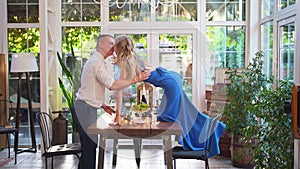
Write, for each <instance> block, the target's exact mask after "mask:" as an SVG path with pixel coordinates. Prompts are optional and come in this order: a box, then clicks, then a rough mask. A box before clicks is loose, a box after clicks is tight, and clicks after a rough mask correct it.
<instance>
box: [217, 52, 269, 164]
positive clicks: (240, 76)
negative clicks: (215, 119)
mask: <svg viewBox="0 0 300 169" xmlns="http://www.w3.org/2000/svg"><path fill="white" fill-rule="evenodd" d="M262 57H263V54H262V52H257V53H256V54H255V57H254V58H253V59H252V62H250V64H249V65H248V66H247V67H246V68H245V69H243V70H241V71H240V70H238V69H229V70H228V71H226V74H228V75H229V80H230V86H228V88H227V92H228V98H229V100H230V102H229V103H228V104H227V105H225V107H224V110H223V112H222V113H223V116H224V118H225V119H224V122H225V124H226V130H227V132H229V133H230V134H231V135H232V142H231V160H232V162H233V165H234V166H237V167H253V166H254V163H253V160H252V159H251V148H250V146H251V145H253V142H255V141H254V140H256V139H255V134H253V133H252V134H253V135H251V136H249V130H248V129H249V128H251V129H255V127H256V126H258V124H259V121H258V120H257V117H256V116H255V114H254V113H252V112H251V111H250V110H251V107H252V106H253V105H254V104H255V103H256V102H257V101H258V100H259V99H260V98H259V96H260V94H261V93H262V92H263V91H264V90H266V89H267V88H268V86H269V85H270V84H271V83H272V79H270V78H268V77H267V76H266V75H265V74H264V73H263V61H262ZM245 136H249V137H248V138H251V139H250V140H251V141H250V140H249V139H248V140H246V139H245Z"/></svg>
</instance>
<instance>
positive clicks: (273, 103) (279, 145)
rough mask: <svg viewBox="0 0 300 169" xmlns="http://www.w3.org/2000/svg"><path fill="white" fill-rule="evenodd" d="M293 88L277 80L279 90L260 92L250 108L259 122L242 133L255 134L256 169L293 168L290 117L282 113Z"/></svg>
mask: <svg viewBox="0 0 300 169" xmlns="http://www.w3.org/2000/svg"><path fill="white" fill-rule="evenodd" d="M292 85H293V83H292V82H291V81H290V80H287V79H285V80H281V81H279V85H278V87H274V88H269V89H268V90H265V91H263V92H262V93H261V96H260V98H261V99H260V100H259V101H257V102H256V103H255V105H253V106H252V107H251V109H250V111H251V112H253V113H254V114H255V116H256V117H257V118H259V119H260V121H261V122H260V125H259V126H256V127H255V128H253V127H252V128H251V127H249V128H248V129H247V130H246V131H245V132H246V133H249V135H251V134H254V132H255V133H256V138H257V139H258V142H257V144H256V146H253V147H252V148H253V149H252V150H253V157H252V158H253V159H255V164H256V168H293V165H294V152H293V150H294V147H293V145H294V140H293V134H292V115H291V113H285V110H284V104H285V101H286V100H291V98H292ZM246 139H248V138H247V137H246Z"/></svg>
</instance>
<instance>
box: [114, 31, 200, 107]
mask: <svg viewBox="0 0 300 169" xmlns="http://www.w3.org/2000/svg"><path fill="white" fill-rule="evenodd" d="M110 33H111V34H114V35H115V36H117V35H120V34H125V35H128V36H130V37H131V38H132V39H133V42H134V45H135V48H136V52H137V53H138V54H139V55H140V56H141V57H143V59H145V60H146V61H147V62H148V63H150V64H151V65H153V66H155V67H156V66H161V67H164V68H166V69H169V70H172V71H175V72H177V73H179V74H181V76H182V78H183V88H184V90H185V92H186V94H187V95H188V97H189V98H190V99H191V100H192V101H193V102H194V103H198V102H199V101H198V100H197V92H196V91H197V90H198V88H197V85H196V83H197V77H198V75H197V72H196V71H195V70H194V69H193V66H192V65H196V64H197V63H196V62H197V60H201V59H197V57H200V56H196V54H195V53H196V52H194V49H195V47H196V45H197V37H196V31H187V30H155V31H153V30H148V31H145V30H143V31H141V32H139V31H136V30H134V31H132V30H125V31H124V30H113V31H111V32H110ZM194 67H195V66H194ZM157 90H158V91H156V93H157V94H158V97H161V94H162V91H161V89H157ZM196 106H198V105H196Z"/></svg>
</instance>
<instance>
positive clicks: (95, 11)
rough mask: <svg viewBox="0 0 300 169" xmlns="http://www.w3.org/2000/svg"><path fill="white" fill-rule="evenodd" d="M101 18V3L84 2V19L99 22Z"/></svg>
mask: <svg viewBox="0 0 300 169" xmlns="http://www.w3.org/2000/svg"><path fill="white" fill-rule="evenodd" d="M100 20H101V17H100V5H97V4H95V3H92V4H91V3H86V4H82V21H91V22H98V21H100Z"/></svg>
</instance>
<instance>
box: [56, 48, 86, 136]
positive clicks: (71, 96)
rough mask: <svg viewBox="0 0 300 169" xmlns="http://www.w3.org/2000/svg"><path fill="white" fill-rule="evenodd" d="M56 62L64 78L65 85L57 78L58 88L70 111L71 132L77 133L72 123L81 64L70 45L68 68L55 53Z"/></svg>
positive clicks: (74, 124)
mask: <svg viewBox="0 0 300 169" xmlns="http://www.w3.org/2000/svg"><path fill="white" fill-rule="evenodd" d="M57 57H58V61H59V63H60V65H61V68H62V71H63V73H64V75H65V77H66V80H67V83H66V84H65V83H64V82H63V80H62V79H61V78H58V82H59V87H60V89H61V91H62V94H63V96H64V98H65V100H66V104H67V106H68V109H69V110H70V112H71V114H70V116H71V118H70V119H71V125H72V132H77V131H78V129H77V126H76V123H75V122H74V118H73V116H74V114H75V109H74V106H73V103H74V100H75V97H76V92H77V91H78V89H79V87H80V77H81V64H79V63H78V62H77V59H76V56H75V54H74V50H73V47H72V45H71V56H70V57H71V58H70V59H71V65H70V67H67V65H66V64H65V62H64V60H63V58H62V57H61V56H60V54H59V53H58V52H57Z"/></svg>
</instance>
